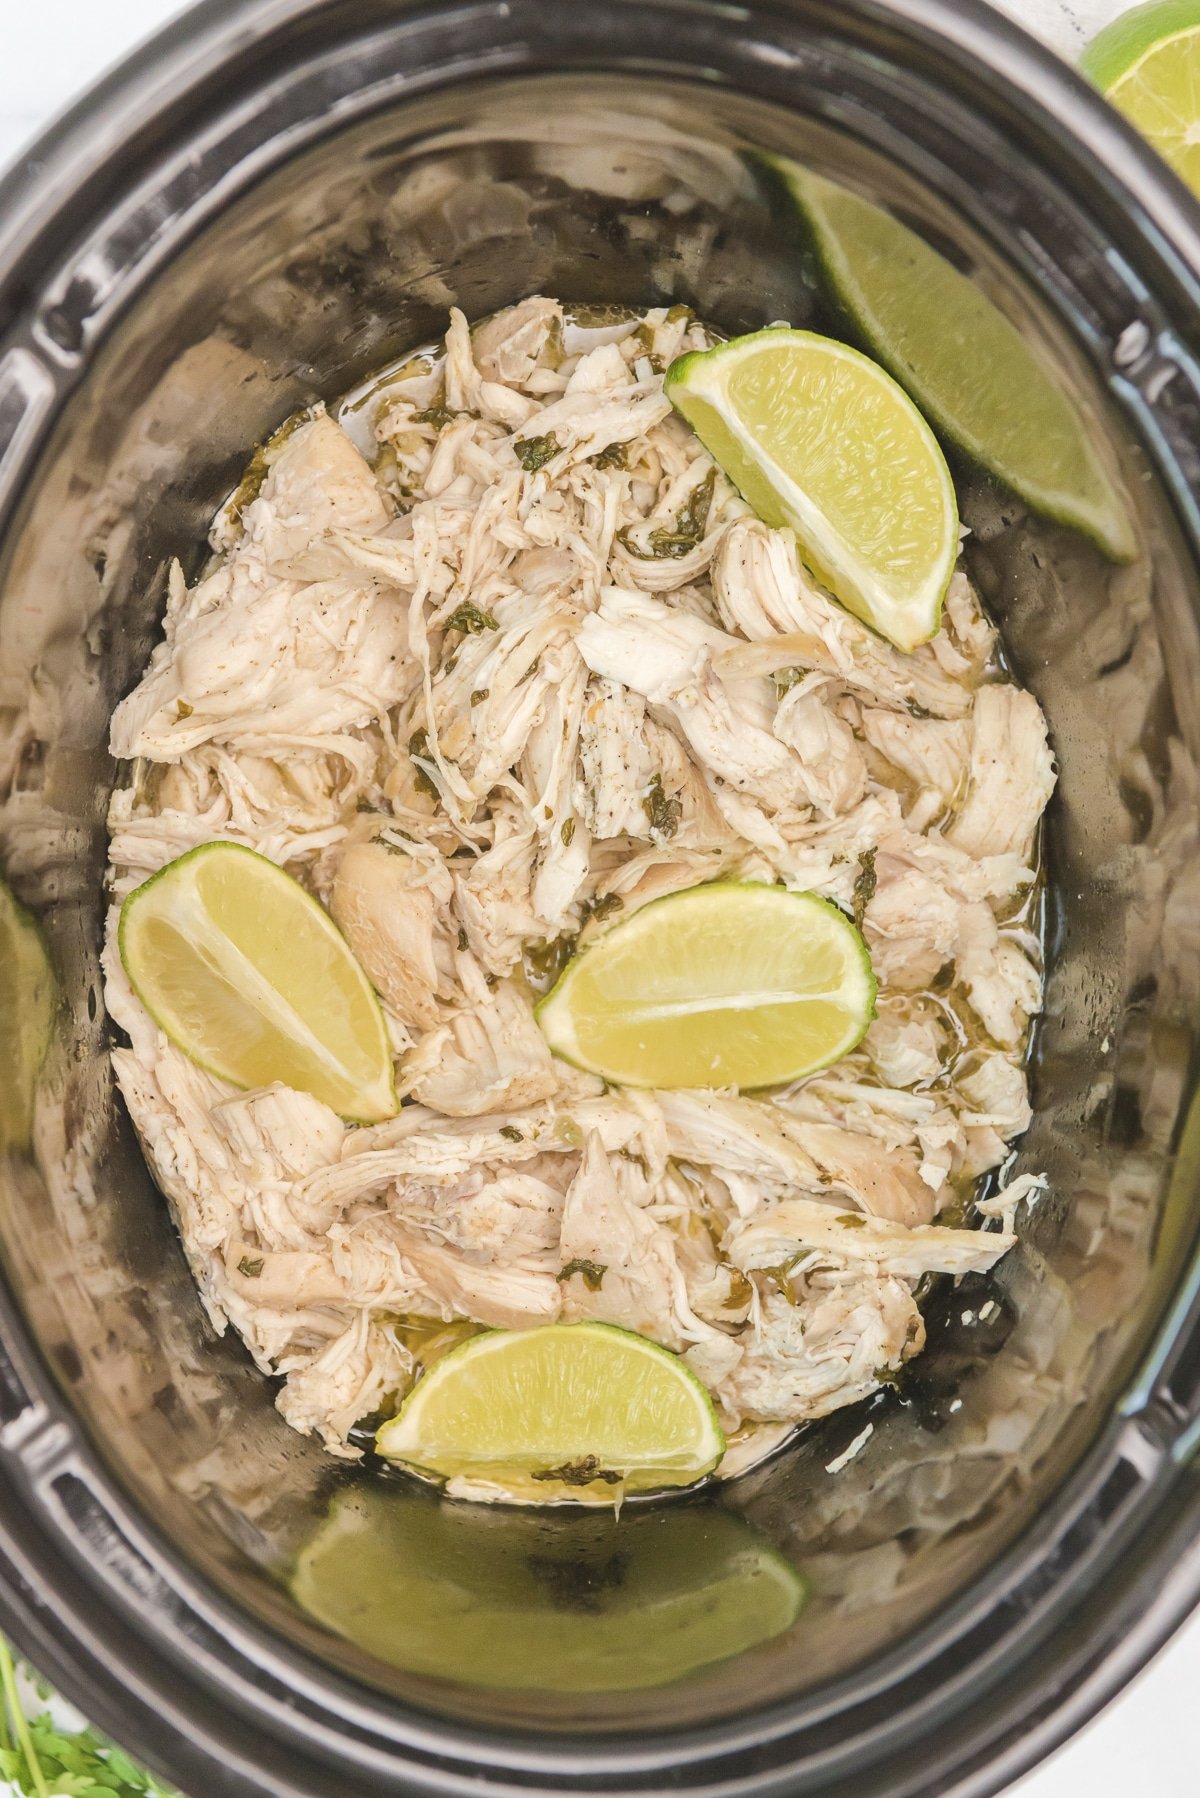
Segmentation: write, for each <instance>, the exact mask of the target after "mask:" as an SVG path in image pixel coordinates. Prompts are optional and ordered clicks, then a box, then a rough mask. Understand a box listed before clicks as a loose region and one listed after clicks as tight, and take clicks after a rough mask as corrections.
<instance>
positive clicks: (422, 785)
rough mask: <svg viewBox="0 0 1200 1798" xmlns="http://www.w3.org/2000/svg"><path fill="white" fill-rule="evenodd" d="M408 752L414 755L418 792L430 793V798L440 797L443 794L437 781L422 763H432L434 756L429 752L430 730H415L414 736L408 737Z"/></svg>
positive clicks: (415, 784)
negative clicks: (439, 790)
mask: <svg viewBox="0 0 1200 1798" xmlns="http://www.w3.org/2000/svg"><path fill="white" fill-rule="evenodd" d="M408 753H409V755H410V756H411V757H412V763H413V785H414V786H415V787H416V789H417V792H418V793H426V794H428V796H429V798H430V799H440V798H441V794H440V793H439V792H438V789H437V783H436V782H435V780H434V779H433V776H432V775H431V774H430V772H429V770H428V768H426V767H424V766H423V765H422V763H423V762H424V761H428V762H430V764H431V765H432V758H431V757H430V754H429V732H428V731H425V730H415V731H414V732H413V734H412V736H411V737H410V738H409V739H408Z"/></svg>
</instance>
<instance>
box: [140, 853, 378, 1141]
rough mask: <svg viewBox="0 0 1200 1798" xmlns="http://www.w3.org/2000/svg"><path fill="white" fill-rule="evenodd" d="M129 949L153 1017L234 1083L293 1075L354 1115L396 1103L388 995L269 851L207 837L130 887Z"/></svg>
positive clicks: (366, 1118)
mask: <svg viewBox="0 0 1200 1798" xmlns="http://www.w3.org/2000/svg"><path fill="white" fill-rule="evenodd" d="M117 941H118V946H119V948H120V951H121V960H122V961H123V962H124V964H125V972H126V973H127V974H128V976H129V979H130V983H131V985H132V986H133V989H134V991H135V992H136V994H137V996H138V998H139V999H140V1000H141V1001H142V1004H143V1005H144V1006H145V1007H146V1010H147V1011H148V1012H149V1013H150V1015H151V1017H152V1018H153V1019H154V1021H155V1023H156V1024H157V1025H158V1026H159V1028H160V1029H162V1030H165V1031H166V1033H167V1035H168V1036H169V1037H170V1039H171V1041H172V1042H173V1043H174V1044H175V1045H176V1047H177V1048H180V1049H182V1050H183V1052H184V1054H185V1055H190V1056H191V1058H192V1060H193V1061H197V1062H199V1063H200V1065H201V1067H204V1068H207V1069H208V1071H209V1073H211V1074H217V1075H219V1076H220V1077H221V1079H223V1080H231V1081H232V1082H233V1084H234V1085H235V1086H268V1085H270V1084H271V1083H272V1082H273V1081H276V1080H279V1081H282V1082H283V1084H284V1085H285V1086H291V1087H295V1088H296V1090H297V1091H299V1092H306V1093H312V1094H313V1095H314V1096H315V1097H316V1098H318V1099H323V1100H324V1101H325V1103H326V1104H327V1105H331V1106H332V1107H333V1109H334V1110H335V1111H338V1112H340V1113H341V1114H342V1116H343V1117H346V1118H351V1119H353V1120H354V1121H355V1122H356V1123H377V1122H378V1121H379V1120H380V1119H381V1118H387V1117H392V1116H393V1115H394V1114H395V1111H396V1094H395V1089H394V1086H393V1084H392V1055H391V1049H390V1047H389V1044H388V1037H387V1030H386V1028H385V1025H384V1021H383V1013H382V1012H381V1011H380V1008H379V1000H378V999H377V998H376V996H375V991H374V988H373V987H372V986H371V984H370V982H369V981H368V979H367V977H366V975H365V974H364V973H363V971H362V969H361V968H360V967H359V965H358V963H357V962H356V961H355V959H354V957H353V955H352V954H351V953H350V950H349V948H348V947H347V946H346V942H345V939H344V938H343V936H342V935H341V932H340V931H339V930H338V928H337V926H336V924H334V922H333V920H332V919H331V918H330V917H328V915H327V914H326V913H325V912H324V911H323V910H322V909H321V907H320V906H319V905H318V904H317V902H316V900H315V899H312V898H310V897H309V895H308V894H307V893H306V892H305V891H304V888H303V887H302V886H300V885H299V883H298V882H297V881H295V880H293V879H292V877H291V875H290V874H285V873H284V872H283V870H282V868H277V867H276V866H275V864H274V863H273V862H269V861H268V860H267V859H266V857H265V856H262V855H256V854H255V853H254V851H253V850H252V849H244V848H242V847H241V846H240V845H239V844H236V843H202V844H201V845H200V847H199V848H198V849H192V850H190V851H189V852H188V854H187V855H181V856H180V857H179V859H178V861H174V862H171V863H170V864H169V865H168V866H167V867H165V868H164V869H163V870H162V871H161V873H158V874H156V875H154V877H153V878H152V879H151V880H148V881H146V883H145V885H144V886H140V887H138V888H137V890H136V892H133V893H130V895H129V897H128V899H126V901H125V903H124V905H123V906H122V907H121V921H120V927H119V931H118V937H117Z"/></svg>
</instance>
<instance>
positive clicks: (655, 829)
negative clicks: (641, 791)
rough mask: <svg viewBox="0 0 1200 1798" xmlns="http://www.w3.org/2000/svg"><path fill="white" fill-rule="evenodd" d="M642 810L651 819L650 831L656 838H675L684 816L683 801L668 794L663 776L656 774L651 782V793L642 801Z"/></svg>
mask: <svg viewBox="0 0 1200 1798" xmlns="http://www.w3.org/2000/svg"><path fill="white" fill-rule="evenodd" d="M642 810H643V811H644V812H645V814H646V816H647V818H649V820H650V829H651V831H652V833H653V834H654V835H655V836H656V837H673V836H674V835H675V832H676V831H677V830H678V829H679V820H680V818H682V816H683V801H682V800H680V799H676V798H675V796H674V795H673V794H668V793H666V792H665V791H664V789H663V783H662V775H661V774H656V775H655V776H654V779H653V780H652V781H651V782H650V791H649V792H648V793H647V794H646V796H645V798H644V799H643V800H642Z"/></svg>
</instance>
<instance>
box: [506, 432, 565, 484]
mask: <svg viewBox="0 0 1200 1798" xmlns="http://www.w3.org/2000/svg"><path fill="white" fill-rule="evenodd" d="M561 448H562V445H561V444H560V443H559V441H558V438H557V437H556V436H555V435H554V432H553V431H548V432H547V434H546V435H545V436H544V437H514V438H513V449H514V451H515V452H516V457H517V461H518V462H519V463H520V464H521V467H522V468H523V469H524V470H525V473H526V474H536V473H537V471H538V469H539V468H544V467H545V466H546V464H547V462H549V461H551V460H552V458H553V457H555V456H557V454H558V452H559V450H560V449H561Z"/></svg>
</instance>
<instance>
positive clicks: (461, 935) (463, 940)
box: [458, 927, 469, 949]
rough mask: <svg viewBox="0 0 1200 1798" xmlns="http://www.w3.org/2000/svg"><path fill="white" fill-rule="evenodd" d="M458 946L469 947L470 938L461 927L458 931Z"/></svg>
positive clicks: (461, 947)
mask: <svg viewBox="0 0 1200 1798" xmlns="http://www.w3.org/2000/svg"><path fill="white" fill-rule="evenodd" d="M458 946H459V948H460V949H466V948H468V947H469V940H468V937H467V933H466V931H465V930H463V929H462V928H461V927H460V929H459V932H458Z"/></svg>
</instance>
